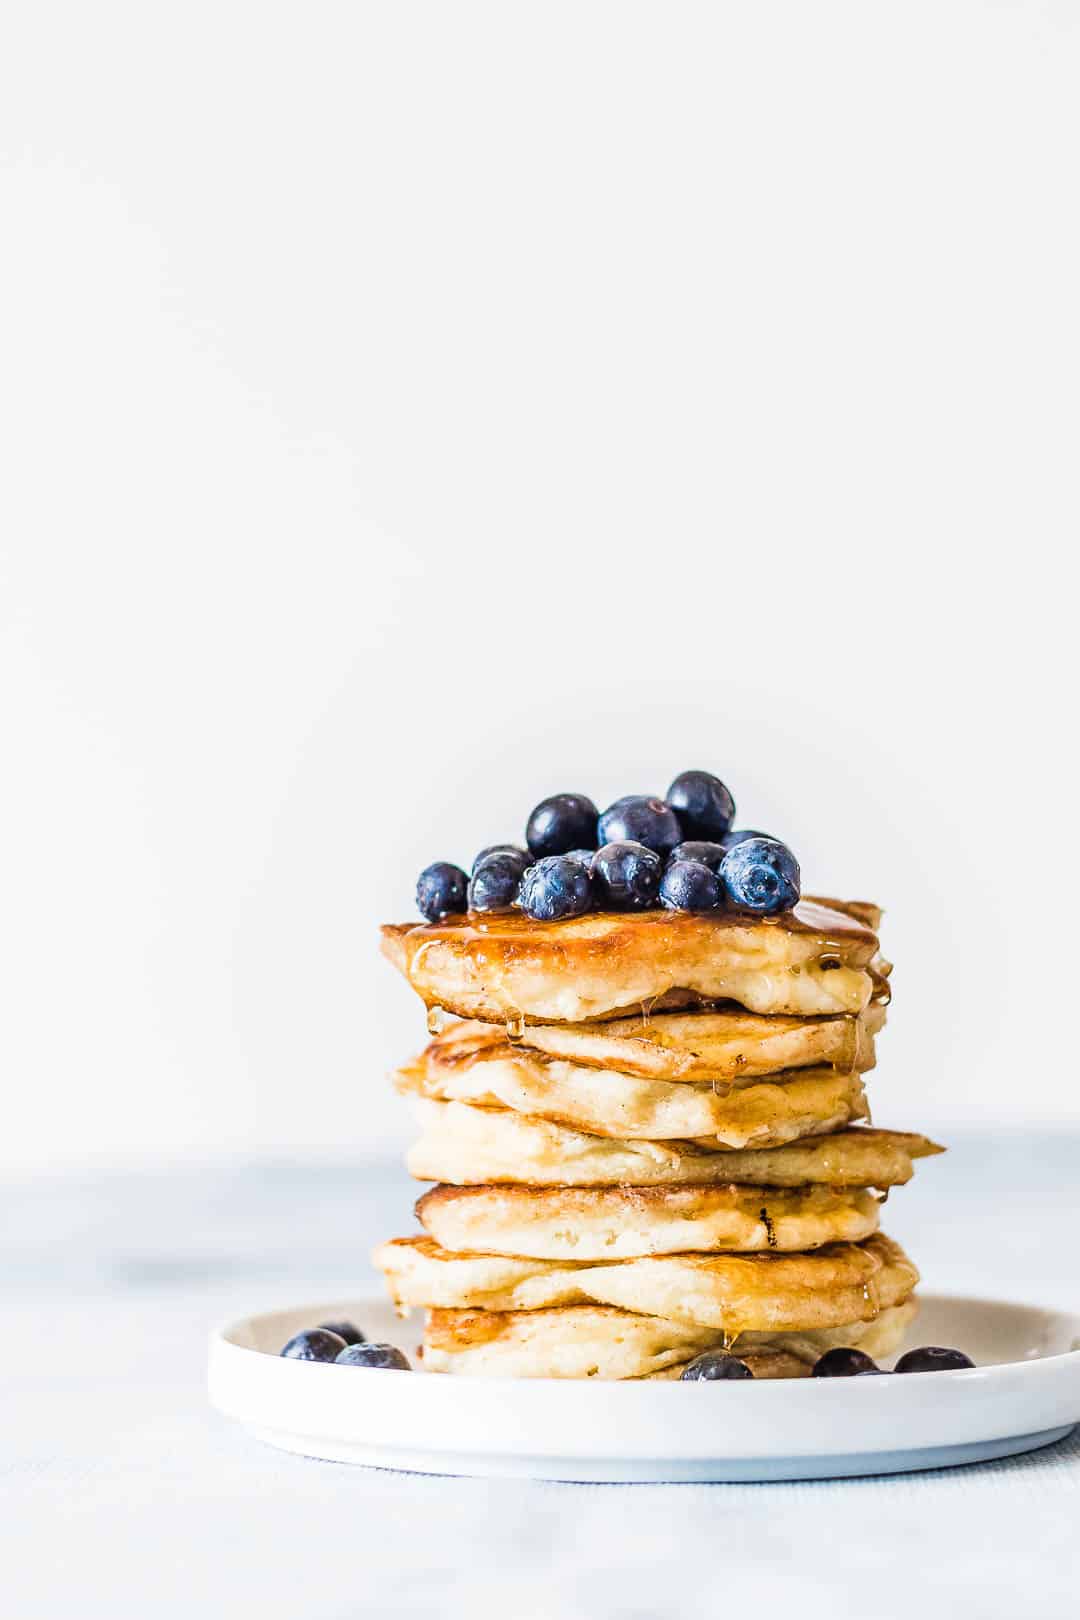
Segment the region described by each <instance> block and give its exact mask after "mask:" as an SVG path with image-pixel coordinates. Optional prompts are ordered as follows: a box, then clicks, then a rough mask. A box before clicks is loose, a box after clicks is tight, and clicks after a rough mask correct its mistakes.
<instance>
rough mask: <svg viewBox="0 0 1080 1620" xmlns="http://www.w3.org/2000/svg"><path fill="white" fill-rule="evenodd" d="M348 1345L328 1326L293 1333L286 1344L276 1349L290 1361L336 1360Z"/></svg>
mask: <svg viewBox="0 0 1080 1620" xmlns="http://www.w3.org/2000/svg"><path fill="white" fill-rule="evenodd" d="M348 1348H349V1347H348V1345H347V1344H346V1343H345V1340H344V1339H343V1338H342V1337H341V1334H340V1333H332V1332H331V1331H330V1329H329V1328H309V1329H308V1331H307V1332H306V1333H294V1334H293V1336H292V1338H291V1339H290V1340H289V1342H288V1344H287V1345H285V1346H284V1347H283V1348H282V1349H281V1350H279V1351H278V1354H279V1355H282V1356H288V1358H289V1360H290V1361H336V1360H337V1358H338V1356H339V1355H340V1354H341V1352H342V1351H343V1350H347V1349H348Z"/></svg>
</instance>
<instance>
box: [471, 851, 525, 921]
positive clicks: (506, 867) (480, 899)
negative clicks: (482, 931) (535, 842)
mask: <svg viewBox="0 0 1080 1620" xmlns="http://www.w3.org/2000/svg"><path fill="white" fill-rule="evenodd" d="M531 860H532V856H531V855H526V854H524V853H523V852H522V851H520V850H512V849H506V850H502V851H500V852H498V853H496V854H494V855H486V856H485V857H484V859H483V860H482V861H477V863H476V865H475V866H474V867H473V875H472V877H471V878H470V879H469V910H470V911H508V910H509V909H510V907H511V906H512V905H513V904H514V901H515V900H516V899H517V892H518V884H519V883H520V882H521V879H522V877H523V876H524V873H525V869H526V867H528V866H529V864H530V863H531Z"/></svg>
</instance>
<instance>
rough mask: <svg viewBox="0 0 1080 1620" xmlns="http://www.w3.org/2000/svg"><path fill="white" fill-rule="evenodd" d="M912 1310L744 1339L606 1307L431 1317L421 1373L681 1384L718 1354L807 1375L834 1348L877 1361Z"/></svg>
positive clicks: (912, 1305)
mask: <svg viewBox="0 0 1080 1620" xmlns="http://www.w3.org/2000/svg"><path fill="white" fill-rule="evenodd" d="M917 1311H918V1304H917V1302H916V1300H915V1299H914V1298H912V1299H909V1300H906V1301H905V1302H904V1303H903V1304H901V1305H893V1306H886V1308H885V1309H884V1310H883V1311H882V1312H881V1314H880V1316H878V1317H877V1318H876V1319H875V1320H874V1321H873V1322H845V1323H842V1324H841V1325H840V1326H839V1327H833V1328H818V1329H816V1330H814V1331H812V1332H808V1333H772V1334H770V1333H746V1334H743V1335H742V1336H741V1337H739V1338H737V1339H735V1340H734V1341H732V1340H731V1339H730V1338H728V1337H726V1336H725V1335H723V1334H719V1335H718V1334H717V1333H716V1331H715V1329H713V1328H702V1327H690V1326H688V1325H687V1324H686V1323H685V1322H671V1321H665V1320H664V1319H663V1318H662V1317H658V1316H637V1315H634V1314H633V1313H632V1312H630V1311H620V1310H616V1309H614V1308H613V1307H611V1306H604V1305H573V1306H569V1307H564V1308H557V1309H553V1310H543V1311H460V1310H432V1311H429V1312H428V1313H427V1323H426V1326H425V1329H424V1343H423V1363H424V1370H425V1372H439V1373H458V1374H464V1375H466V1376H469V1375H473V1376H476V1375H479V1376H487V1377H495V1378H498V1377H507V1378H658V1377H666V1378H678V1377H679V1375H680V1374H681V1372H682V1370H683V1368H684V1367H685V1365H686V1363H687V1362H688V1361H692V1360H693V1358H694V1357H695V1356H699V1355H701V1353H702V1351H704V1350H716V1349H720V1348H722V1347H726V1348H730V1349H732V1350H734V1352H735V1354H737V1355H739V1356H742V1357H743V1358H744V1359H745V1360H746V1362H747V1363H748V1365H749V1366H750V1367H751V1369H752V1370H753V1373H754V1376H755V1377H757V1378H762V1377H765V1378H770V1377H772V1378H775V1377H788V1378H797V1377H805V1376H806V1375H807V1374H808V1373H809V1372H810V1369H811V1368H812V1367H813V1365H814V1362H815V1361H817V1359H818V1357H819V1356H823V1355H824V1354H825V1352H826V1350H832V1349H834V1348H835V1347H836V1346H837V1345H858V1346H859V1348H860V1349H861V1350H865V1351H866V1353H867V1355H870V1356H873V1357H874V1358H875V1359H879V1358H884V1357H886V1356H889V1355H891V1354H892V1353H893V1352H894V1351H895V1350H896V1349H897V1348H898V1347H899V1345H900V1342H901V1340H902V1339H903V1336H904V1333H905V1332H906V1330H907V1328H908V1326H909V1325H910V1323H911V1322H912V1321H913V1320H914V1318H915V1315H916V1313H917Z"/></svg>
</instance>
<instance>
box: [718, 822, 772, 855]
mask: <svg viewBox="0 0 1080 1620" xmlns="http://www.w3.org/2000/svg"><path fill="white" fill-rule="evenodd" d="M748 838H768V839H769V841H770V842H771V843H776V839H775V838H773V835H772V833H766V832H758V830H757V828H756V827H732V829H731V831H730V832H726V833H725V834H724V836H723V838H721V840H720V848H721V849H722V850H724V851H725V852H726V851H727V850H729V849H734V848H735V845H736V844H745V843H746V840H747V839H748Z"/></svg>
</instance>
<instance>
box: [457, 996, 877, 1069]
mask: <svg viewBox="0 0 1080 1620" xmlns="http://www.w3.org/2000/svg"><path fill="white" fill-rule="evenodd" d="M884 1023H885V1006H884V1004H883V1003H882V1002H880V1001H872V1002H871V1003H870V1005H869V1006H868V1007H866V1008H865V1009H864V1010H863V1011H862V1012H861V1013H859V1015H858V1016H857V1017H849V1016H846V1015H845V1016H837V1017H833V1018H785V1017H781V1016H779V1015H774V1016H772V1017H762V1016H759V1015H758V1014H757V1013H747V1012H740V1011H738V1010H728V1011H726V1012H696V1013H658V1014H656V1015H655V1016H650V1017H647V1018H643V1017H642V1016H641V1015H640V1014H638V1015H637V1016H636V1017H634V1018H614V1019H612V1020H610V1021H609V1022H607V1023H594V1024H527V1025H526V1026H525V1029H524V1030H523V1032H522V1044H523V1045H524V1047H526V1048H532V1049H535V1050H536V1051H538V1052H545V1053H546V1054H547V1055H548V1056H549V1057H557V1058H565V1059H566V1060H567V1061H568V1062H571V1063H576V1064H583V1065H587V1066H590V1067H593V1068H600V1069H617V1070H618V1071H619V1072H620V1073H621V1074H633V1075H637V1076H638V1077H639V1078H641V1079H643V1080H727V1081H739V1080H745V1079H749V1078H752V1077H756V1076H760V1075H763V1074H776V1073H778V1072H779V1071H780V1070H781V1069H808V1068H815V1069H816V1068H820V1067H822V1066H828V1067H831V1068H835V1069H841V1070H843V1071H844V1072H845V1073H851V1072H852V1071H857V1072H859V1073H864V1072H865V1071H866V1070H867V1069H872V1068H873V1067H874V1036H875V1035H877V1034H878V1033H879V1032H880V1030H881V1029H882V1027H883V1026H884ZM494 1027H495V1026H493V1025H490V1024H477V1023H467V1024H460V1025H455V1026H454V1027H453V1028H452V1029H450V1030H447V1032H446V1036H447V1037H449V1038H453V1039H462V1038H464V1035H463V1034H460V1035H459V1033H458V1032H459V1031H460V1032H465V1031H469V1032H473V1033H475V1032H477V1031H480V1030H487V1031H492V1030H493V1029H494ZM488 1038H489V1040H490V1039H496V1038H497V1037H496V1036H494V1035H492V1034H489V1037H488ZM504 1038H505V1037H504Z"/></svg>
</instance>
